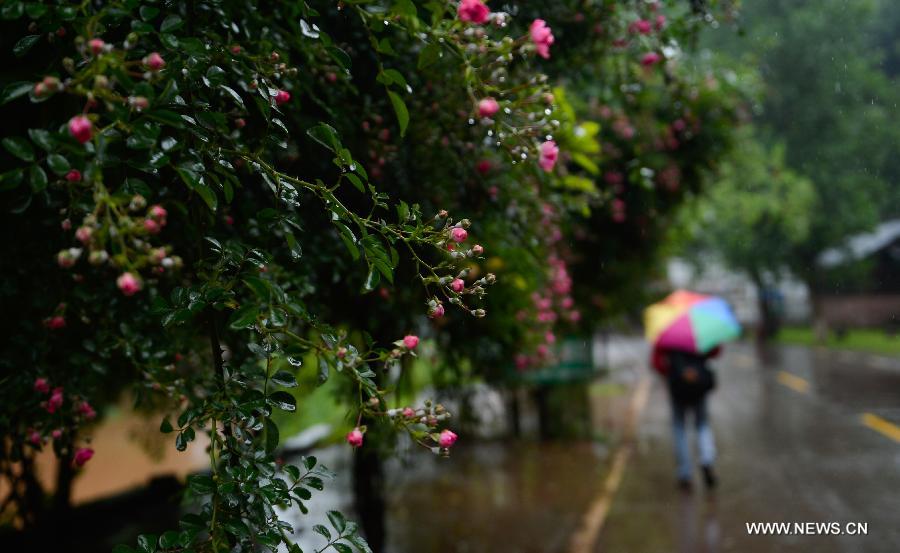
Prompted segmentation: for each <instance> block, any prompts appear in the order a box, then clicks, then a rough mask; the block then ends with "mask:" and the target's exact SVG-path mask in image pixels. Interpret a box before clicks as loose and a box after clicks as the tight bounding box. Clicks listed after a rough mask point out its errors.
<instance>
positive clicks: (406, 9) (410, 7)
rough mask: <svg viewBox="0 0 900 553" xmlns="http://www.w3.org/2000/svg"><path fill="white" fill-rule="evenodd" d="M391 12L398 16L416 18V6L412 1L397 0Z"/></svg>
mask: <svg viewBox="0 0 900 553" xmlns="http://www.w3.org/2000/svg"><path fill="white" fill-rule="evenodd" d="M391 11H392V12H394V13H395V14H397V15H407V16H411V17H415V16H416V6H415V4H413V3H412V0H395V1H394V5H393V6H391Z"/></svg>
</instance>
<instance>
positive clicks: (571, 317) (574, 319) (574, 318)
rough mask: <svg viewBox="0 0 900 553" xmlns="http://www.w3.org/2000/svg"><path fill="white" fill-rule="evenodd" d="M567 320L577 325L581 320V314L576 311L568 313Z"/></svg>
mask: <svg viewBox="0 0 900 553" xmlns="http://www.w3.org/2000/svg"><path fill="white" fill-rule="evenodd" d="M569 320H570V321H572V322H573V323H577V322H578V321H580V320H581V313H580V312H578V311H570V312H569Z"/></svg>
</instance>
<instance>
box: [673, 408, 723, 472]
mask: <svg viewBox="0 0 900 553" xmlns="http://www.w3.org/2000/svg"><path fill="white" fill-rule="evenodd" d="M671 399H672V434H673V437H674V439H675V460H676V462H677V463H678V478H679V479H681V480H690V478H691V473H692V472H693V471H692V470H691V465H692V463H691V446H690V443H689V441H688V436H687V425H686V420H687V415H688V413H689V412H693V416H694V425H695V426H696V427H697V446H698V449H699V450H700V464H701V465H703V466H707V465H709V466H712V464H713V463H714V462H715V460H716V444H715V441H714V440H713V432H712V428H711V427H710V426H709V417H708V415H707V411H706V398H703V399H701V400H699V401H697V402H693V403H685V402H681V401H678V400H676V399H675V398H671Z"/></svg>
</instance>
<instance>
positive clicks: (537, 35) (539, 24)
mask: <svg viewBox="0 0 900 553" xmlns="http://www.w3.org/2000/svg"><path fill="white" fill-rule="evenodd" d="M529 31H530V33H531V41H532V42H534V47H535V49H536V50H537V53H538V55H539V56H541V57H542V58H544V59H550V45H551V44H553V40H554V39H553V32H551V30H550V27H548V26H547V22H546V21H544V20H543V19H535V20H534V21H532V22H531V27H530V29H529Z"/></svg>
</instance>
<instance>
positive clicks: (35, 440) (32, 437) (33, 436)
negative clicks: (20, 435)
mask: <svg viewBox="0 0 900 553" xmlns="http://www.w3.org/2000/svg"><path fill="white" fill-rule="evenodd" d="M28 441H29V442H31V443H32V444H34V445H41V433H40V432H38V431H37V430H32V431H31V433H30V434H29V435H28Z"/></svg>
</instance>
